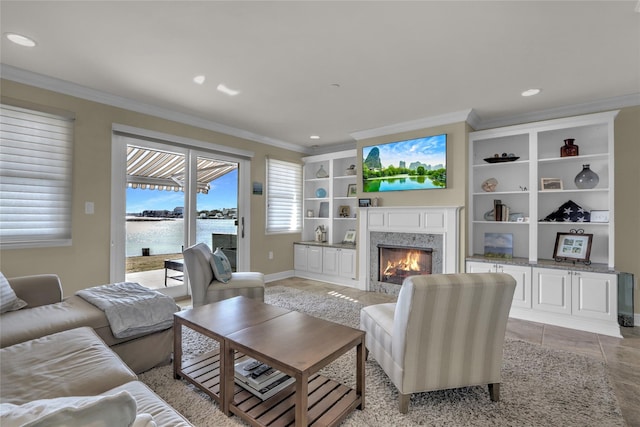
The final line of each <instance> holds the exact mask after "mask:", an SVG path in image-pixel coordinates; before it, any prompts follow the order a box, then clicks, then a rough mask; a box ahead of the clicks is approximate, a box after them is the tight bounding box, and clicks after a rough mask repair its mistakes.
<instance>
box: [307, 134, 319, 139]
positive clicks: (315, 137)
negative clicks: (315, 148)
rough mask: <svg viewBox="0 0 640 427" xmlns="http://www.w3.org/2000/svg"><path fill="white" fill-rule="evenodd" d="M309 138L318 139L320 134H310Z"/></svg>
mask: <svg viewBox="0 0 640 427" xmlns="http://www.w3.org/2000/svg"><path fill="white" fill-rule="evenodd" d="M309 139H320V136H318V135H311V136H310V137H309Z"/></svg>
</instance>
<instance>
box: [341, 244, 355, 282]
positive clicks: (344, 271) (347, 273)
mask: <svg viewBox="0 0 640 427" xmlns="http://www.w3.org/2000/svg"><path fill="white" fill-rule="evenodd" d="M338 254H339V255H338V256H339V258H340V272H339V274H340V276H342V277H344V278H347V279H355V278H356V251H355V250H353V249H340V250H339V252H338Z"/></svg>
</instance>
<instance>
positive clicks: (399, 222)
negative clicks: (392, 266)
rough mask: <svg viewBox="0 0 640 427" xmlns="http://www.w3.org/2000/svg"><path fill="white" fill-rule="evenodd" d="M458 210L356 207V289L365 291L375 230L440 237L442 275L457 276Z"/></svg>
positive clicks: (422, 207)
mask: <svg viewBox="0 0 640 427" xmlns="http://www.w3.org/2000/svg"><path fill="white" fill-rule="evenodd" d="M460 209H461V207H460V206H433V207H427V206H419V207H406V206H401V207H375V208H360V209H359V214H358V216H359V219H360V228H359V233H358V236H359V237H358V249H359V250H358V253H359V257H360V259H359V265H360V274H359V277H360V283H359V287H360V289H363V290H368V289H369V283H368V282H369V277H370V271H369V269H370V262H369V258H368V257H369V251H370V233H371V232H375V231H381V232H397V233H416V234H441V235H442V239H443V246H444V247H443V257H442V272H443V273H457V272H458V265H459V259H458V258H459V250H458V245H459V223H460V219H459V215H460Z"/></svg>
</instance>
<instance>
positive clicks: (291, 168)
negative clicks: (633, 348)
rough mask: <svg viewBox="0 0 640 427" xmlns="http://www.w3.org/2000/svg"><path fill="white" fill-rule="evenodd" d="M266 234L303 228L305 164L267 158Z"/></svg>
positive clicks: (290, 231) (289, 231)
mask: <svg viewBox="0 0 640 427" xmlns="http://www.w3.org/2000/svg"><path fill="white" fill-rule="evenodd" d="M266 187H267V233H294V232H300V231H302V166H301V165H299V164H297V163H292V162H285V161H282V160H275V159H270V158H267V185H266Z"/></svg>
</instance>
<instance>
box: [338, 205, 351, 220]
mask: <svg viewBox="0 0 640 427" xmlns="http://www.w3.org/2000/svg"><path fill="white" fill-rule="evenodd" d="M338 216H339V217H340V218H349V217H350V216H351V206H349V205H342V206H340V208H339V209H338Z"/></svg>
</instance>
